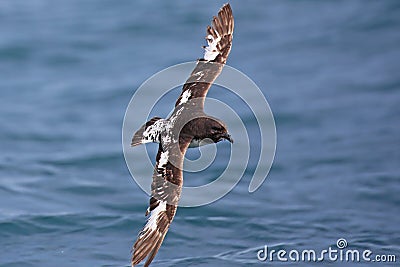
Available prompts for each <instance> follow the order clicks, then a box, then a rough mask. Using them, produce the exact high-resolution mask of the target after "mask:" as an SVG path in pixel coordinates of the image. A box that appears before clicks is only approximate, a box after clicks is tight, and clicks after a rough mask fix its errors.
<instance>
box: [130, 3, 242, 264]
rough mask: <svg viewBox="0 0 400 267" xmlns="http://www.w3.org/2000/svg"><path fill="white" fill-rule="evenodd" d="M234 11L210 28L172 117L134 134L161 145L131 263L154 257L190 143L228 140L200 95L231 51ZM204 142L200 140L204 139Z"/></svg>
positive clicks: (226, 11)
mask: <svg viewBox="0 0 400 267" xmlns="http://www.w3.org/2000/svg"><path fill="white" fill-rule="evenodd" d="M233 26H234V24H233V15H232V10H231V8H230V6H229V4H226V5H224V6H223V7H222V8H221V9H220V11H219V12H218V17H214V18H213V22H212V27H210V26H208V28H207V36H206V40H207V43H208V46H207V47H205V54H204V58H203V59H200V60H199V61H198V62H197V65H196V67H195V69H194V70H193V72H192V74H191V75H190V77H189V79H188V80H187V81H186V83H185V84H184V86H183V88H182V93H181V95H180V96H179V98H178V100H177V101H176V104H175V109H174V111H173V113H172V115H171V116H170V117H169V118H167V119H162V118H159V117H154V118H152V119H151V120H150V121H148V122H147V123H146V124H144V125H143V126H142V127H141V128H140V129H139V130H138V131H137V132H136V133H135V134H134V136H133V139H132V144H131V145H132V146H136V145H139V144H143V143H148V142H155V143H159V148H158V153H157V157H156V166H155V168H154V174H153V182H152V185H151V189H152V195H151V199H150V205H149V208H148V210H147V212H146V215H148V214H150V217H149V219H148V220H147V223H146V225H145V226H144V228H143V230H142V231H141V232H140V234H139V237H138V239H137V241H136V243H135V244H134V246H133V255H132V266H134V265H136V264H138V263H139V262H141V261H142V260H143V259H144V258H146V257H147V261H146V263H145V266H148V265H149V264H150V263H151V261H152V260H153V259H154V257H155V255H156V254H157V252H158V249H159V248H160V246H161V243H162V242H163V240H164V237H165V235H166V233H167V231H168V229H169V226H170V224H171V222H172V220H173V218H174V216H175V212H176V209H177V205H178V201H179V198H180V194H181V191H182V184H183V174H182V169H183V160H184V155H185V152H186V150H187V148H188V147H195V146H198V145H203V144H207V143H211V142H214V143H217V142H219V141H222V140H224V139H226V140H229V141H230V142H232V139H231V137H230V135H229V134H228V131H227V128H226V125H225V124H224V123H223V122H221V121H220V120H218V119H216V118H213V117H211V116H209V115H207V114H205V113H204V99H205V97H206V94H207V92H208V90H209V88H210V87H211V85H212V83H213V82H214V80H215V79H216V77H217V76H218V75H219V74H220V72H221V71H222V68H223V66H224V64H225V63H226V59H227V57H228V55H229V52H230V49H231V44H232V34H233ZM203 141H204V142H203Z"/></svg>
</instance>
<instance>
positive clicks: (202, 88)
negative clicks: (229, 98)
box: [175, 4, 234, 109]
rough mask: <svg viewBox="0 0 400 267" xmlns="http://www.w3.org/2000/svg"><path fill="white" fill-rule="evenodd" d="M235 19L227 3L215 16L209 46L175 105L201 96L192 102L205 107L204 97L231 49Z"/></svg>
mask: <svg viewBox="0 0 400 267" xmlns="http://www.w3.org/2000/svg"><path fill="white" fill-rule="evenodd" d="M233 28H234V20H233V15H232V9H231V7H230V5H229V4H225V5H224V6H223V7H222V8H221V9H220V11H219V12H218V16H217V17H215V16H214V17H213V20H212V26H208V27H207V35H206V40H207V44H208V45H207V46H206V47H204V48H205V53H204V58H203V59H200V60H199V61H198V62H197V64H196V67H195V69H194V70H193V72H192V73H191V75H190V77H189V79H188V80H187V81H186V82H185V84H184V85H183V88H182V93H181V95H180V96H179V98H178V100H177V101H176V103H175V107H176V106H178V105H182V104H185V103H187V102H188V101H191V100H193V99H195V98H200V101H196V102H191V103H193V106H197V107H198V108H201V109H203V106H204V98H205V97H206V95H207V92H208V90H209V89H210V87H211V85H212V83H213V82H214V81H215V79H216V78H217V77H218V75H219V74H220V73H221V71H222V68H223V66H224V64H225V63H226V60H227V58H228V55H229V52H230V51H231V46H232V38H233Z"/></svg>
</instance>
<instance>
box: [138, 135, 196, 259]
mask: <svg viewBox="0 0 400 267" xmlns="http://www.w3.org/2000/svg"><path fill="white" fill-rule="evenodd" d="M171 140H173V139H171ZM172 142H173V141H172ZM172 142H171V143H170V144H164V145H162V144H160V145H159V149H158V153H157V158H156V160H157V162H156V166H155V169H154V174H153V182H152V184H151V190H152V197H151V199H150V206H149V208H148V209H147V211H146V216H147V215H148V214H150V217H149V218H148V220H147V223H146V225H145V226H144V228H143V230H142V231H141V232H140V233H139V236H138V239H137V241H136V243H135V244H134V245H133V255H132V266H135V265H136V264H138V263H139V262H141V261H142V260H143V259H144V258H146V257H147V256H148V258H147V261H146V263H145V264H144V266H149V264H150V263H151V261H152V260H153V259H154V257H155V255H156V254H157V251H158V249H159V248H160V246H161V243H162V242H163V240H164V237H165V235H166V233H167V231H168V229H169V226H170V224H171V222H172V220H173V218H174V216H175V212H176V208H177V204H178V201H179V198H180V195H181V191H182V183H183V175H182V165H183V160H184V154H185V152H186V149H187V147H188V146H189V143H190V139H188V140H184V139H183V138H180V139H179V147H180V148H178V149H175V150H178V151H174V150H172V149H173V148H177V147H175V146H174V145H173V143H172ZM171 162H174V164H172V163H171ZM175 165H178V166H175Z"/></svg>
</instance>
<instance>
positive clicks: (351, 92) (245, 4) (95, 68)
mask: <svg viewBox="0 0 400 267" xmlns="http://www.w3.org/2000/svg"><path fill="white" fill-rule="evenodd" d="M224 2H225V1H219V0H218V1H208V2H204V1H192V0H190V1H176V0H173V1H144V0H140V1H128V0H121V1H109V0H87V1H78V0H69V1H52V0H32V1H25V0H13V1H0V77H1V78H0V114H1V116H0V125H1V127H0V140H1V141H0V151H1V153H0V247H1V249H0V266H1V267H12V266H24V267H29V266H41V267H52V266H60V267H61V266H62V267H63V266H66V267H67V266H129V265H130V250H131V246H132V244H133V243H134V241H135V239H136V237H137V234H138V232H139V230H140V229H141V228H142V227H143V225H144V223H145V217H144V213H145V210H146V209H147V205H148V196H147V195H146V194H145V193H144V192H143V191H142V190H141V189H140V188H139V187H138V186H137V184H136V183H135V182H134V180H133V179H132V177H131V176H130V174H129V171H128V169H127V167H126V164H125V161H124V157H123V153H122V145H121V132H122V130H121V128H122V123H123V118H124V114H125V109H126V107H127V105H128V103H129V101H130V99H131V97H132V96H133V94H134V92H135V90H136V89H137V88H138V87H139V86H140V85H141V84H142V83H143V82H144V81H145V80H146V79H147V78H149V77H150V76H151V75H153V74H154V73H156V72H158V71H161V70H162V69H164V68H166V67H169V66H171V65H174V64H177V63H182V62H187V61H192V60H196V59H197V58H200V57H201V56H202V53H203V51H202V48H201V46H202V45H205V40H204V35H205V27H206V26H207V25H208V24H209V23H210V20H211V17H212V16H213V15H215V14H216V13H217V11H218V9H219V8H220V7H221V6H222V4H224ZM231 6H232V9H233V13H234V16H235V34H234V43H233V48H232V51H231V54H230V57H229V59H228V64H229V65H230V66H233V67H235V68H237V69H239V70H240V71H242V72H244V73H245V74H246V75H248V76H249V77H250V78H251V79H253V81H254V82H255V83H256V84H257V85H258V86H259V87H260V89H261V90H262V92H263V94H264V95H265V97H266V98H267V100H268V102H269V104H270V106H271V109H272V111H273V114H274V117H275V120H276V127H277V149H276V157H275V161H274V163H273V166H272V169H271V171H270V174H269V176H268V178H267V179H266V181H265V182H264V183H263V185H262V186H261V187H260V188H259V189H258V190H257V191H256V192H255V193H252V194H250V193H249V192H248V186H249V182H250V180H251V178H252V175H253V173H254V168H255V166H256V164H255V162H254V161H255V160H257V158H256V156H257V155H255V156H254V155H252V156H251V162H250V164H249V167H248V169H247V170H246V172H245V175H244V177H243V178H242V179H241V181H240V182H239V184H238V185H237V186H236V187H235V188H234V190H232V191H231V192H230V193H229V194H228V195H226V196H225V197H223V198H222V199H220V200H218V201H216V202H214V203H211V204H209V205H206V206H202V207H197V208H179V209H178V212H177V216H176V218H175V219H174V222H173V224H172V226H171V228H170V231H169V233H168V234H167V236H166V239H165V241H164V243H163V245H162V247H161V249H160V251H159V253H158V254H157V256H156V258H155V260H154V262H153V264H152V266H219V267H222V266H259V265H260V266H289V265H290V266H296V265H301V266H309V265H312V266H321V265H324V264H328V265H329V266H353V265H356V266H366V265H374V266H378V265H379V266H397V265H398V262H399V261H400V212H399V211H400V210H399V207H400V126H399V125H400V120H399V119H400V49H399V48H400V2H399V1H396V0H393V1H390V0H385V1H361V0H359V1H356V0H354V1H316V0H315V1H311V0H301V1H261V0H258V1H255V0H254V1H239V0H236V1H231ZM218 88H219V87H213V88H211V90H210V96H211V97H213V96H214V97H217V98H220V99H222V100H223V99H224V95H223V94H221V93H219V92H220V91H218ZM175 92H176V94H175V95H173V96H172V99H175V98H176V97H177V96H178V93H179V92H178V91H175ZM149 94H151V92H149ZM138 108H142V107H138ZM172 108H173V102H171V103H170V104H169V103H167V102H165V104H163V105H162V108H160V110H159V111H157V110H155V111H154V113H155V114H158V115H163V116H166V115H167V114H168V112H169V111H170V110H172ZM240 113H241V116H242V118H243V120H244V121H245V122H246V123H247V125H250V126H249V127H255V126H256V125H255V124H254V117H253V115H252V114H251V112H250V110H249V109H246V108H244V107H243V109H241V110H240ZM137 119H138V120H139V121H143V120H145V119H146V118H137ZM228 126H229V128H231V129H235V127H237V125H228ZM233 138H235V137H233ZM250 142H251V143H252V144H253V146H257V144H258V142H259V140H258V139H257V138H251V139H250ZM148 146H149V147H151V148H150V149H153V150H154V149H156V148H157V147H156V145H151V144H150V145H148ZM218 147H219V148H221V150H222V152H224V151H225V150H228V149H229V146H227V144H220V145H218ZM222 152H221V151H218V156H219V157H222V161H221V162H226V161H227V159H226V158H224V157H228V156H229V153H225V152H224V153H222ZM140 168H141V167H140V166H138V171H139V172H142V173H144V172H145V171H148V170H144V169H140ZM221 168H223V166H221V164H216V165H212V166H210V167H209V168H207V170H206V171H204V172H202V173H201V175H196V174H193V173H192V174H190V175H188V178H187V181H185V184H188V185H201V184H204V183H205V182H207V181H209V180H210V179H213V177H215V176H217V175H219V174H220V173H221ZM149 179H151V177H149ZM339 238H345V239H346V240H347V242H348V248H349V249H358V250H360V251H363V250H366V249H368V250H371V251H372V252H373V254H372V255H380V254H384V255H389V254H390V255H395V256H396V258H397V259H396V260H397V263H376V262H362V263H356V262H341V261H338V260H337V261H324V262H315V263H313V262H300V263H299V262H297V263H293V262H291V261H288V262H279V261H278V260H276V258H274V260H273V261H272V262H271V261H265V262H262V261H259V260H258V259H257V252H258V251H259V250H260V249H263V248H264V246H265V245H267V246H268V247H269V249H274V250H279V249H284V250H287V251H289V250H292V249H296V250H299V251H301V250H305V249H314V250H316V251H322V250H324V249H328V248H329V247H332V248H337V246H336V241H337V240H338V239H339ZM396 264H397V265H396Z"/></svg>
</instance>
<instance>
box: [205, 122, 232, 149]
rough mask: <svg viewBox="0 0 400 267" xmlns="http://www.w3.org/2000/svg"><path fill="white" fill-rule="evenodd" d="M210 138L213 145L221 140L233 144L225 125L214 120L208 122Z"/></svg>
mask: <svg viewBox="0 0 400 267" xmlns="http://www.w3.org/2000/svg"><path fill="white" fill-rule="evenodd" d="M209 129H211V130H210V138H211V139H212V140H213V141H214V143H218V142H219V141H222V140H228V141H229V142H231V143H233V139H232V137H231V135H230V134H229V133H228V129H227V127H226V125H225V124H224V123H223V122H221V121H219V120H216V119H213V120H211V121H210V128H209Z"/></svg>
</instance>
